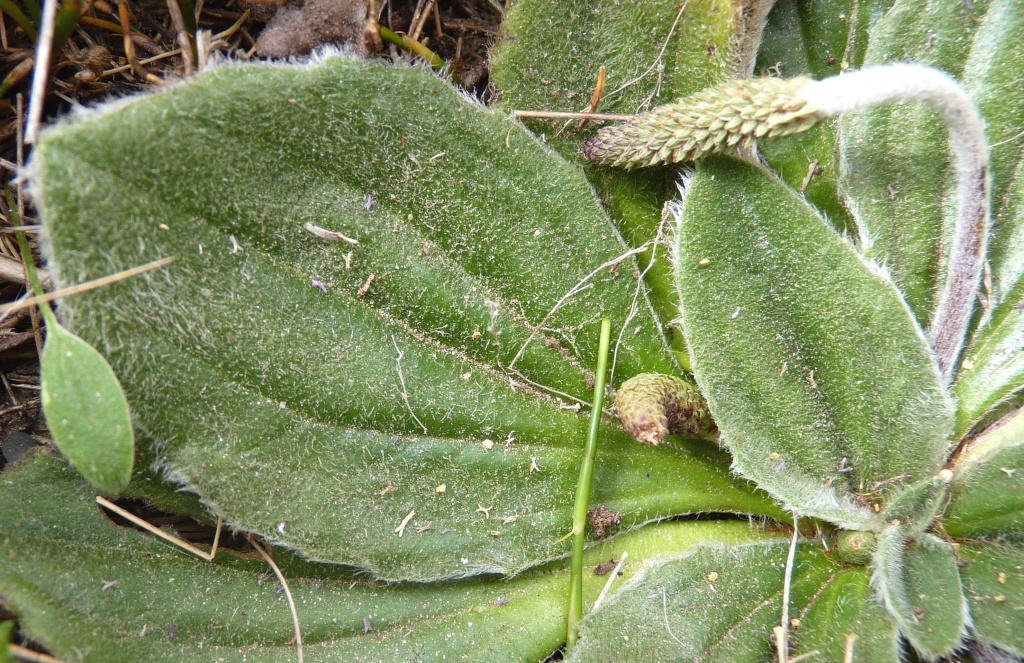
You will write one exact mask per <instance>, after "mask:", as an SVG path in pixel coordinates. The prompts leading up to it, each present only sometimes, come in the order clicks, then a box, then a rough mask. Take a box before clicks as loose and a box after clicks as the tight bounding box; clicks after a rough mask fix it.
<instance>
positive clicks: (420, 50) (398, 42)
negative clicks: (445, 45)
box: [380, 25, 465, 87]
mask: <svg viewBox="0 0 1024 663" xmlns="http://www.w3.org/2000/svg"><path fill="white" fill-rule="evenodd" d="M380 36H381V38H382V39H384V40H385V41H389V42H391V43H392V44H394V45H395V46H397V47H399V48H400V49H402V50H403V51H409V52H410V53H414V54H416V55H418V56H420V57H421V58H423V59H424V60H426V61H427V62H429V63H430V66H431V67H433V68H434V69H435V70H437V71H441V70H442V69H444V67H445V61H444V60H443V59H442V58H441V56H440V55H438V54H437V53H435V52H434V51H432V50H430V49H429V48H427V47H426V46H424V45H423V44H421V43H420V42H418V41H416V40H415V39H413V38H412V37H410V36H408V35H400V34H398V33H396V32H394V31H392V30H389V29H387V28H385V27H384V26H383V25H382V26H380ZM448 73H449V74H451V77H452V80H453V81H454V82H455V83H457V84H458V85H460V86H462V87H465V85H463V83H462V81H460V80H459V77H458V76H456V75H455V72H454V71H451V70H450V69H449V70H448Z"/></svg>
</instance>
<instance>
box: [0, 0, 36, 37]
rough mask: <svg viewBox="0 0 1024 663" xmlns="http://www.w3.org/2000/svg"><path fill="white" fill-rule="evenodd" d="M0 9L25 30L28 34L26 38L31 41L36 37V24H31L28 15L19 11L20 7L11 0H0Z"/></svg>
mask: <svg viewBox="0 0 1024 663" xmlns="http://www.w3.org/2000/svg"><path fill="white" fill-rule="evenodd" d="M0 11H3V12H4V13H5V14H7V15H8V16H10V17H11V18H13V19H14V22H15V23H17V24H18V25H19V26H20V27H21V29H22V30H24V31H25V34H26V35H28V38H29V39H31V40H32V41H33V42H34V41H35V40H36V39H38V36H37V34H36V26H34V25H32V21H31V20H30V19H29V17H28V16H25V12H23V11H21V8H20V7H18V5H16V4H14V3H13V2H12V1H11V0H0Z"/></svg>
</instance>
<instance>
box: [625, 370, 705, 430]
mask: <svg viewBox="0 0 1024 663" xmlns="http://www.w3.org/2000/svg"><path fill="white" fill-rule="evenodd" d="M615 409H616V410H618V413H619V419H620V420H621V421H622V425H623V427H624V428H625V429H626V432H627V433H629V434H630V435H632V436H633V437H634V438H635V439H636V440H637V441H639V442H642V443H644V444H658V443H659V442H661V441H662V440H663V439H665V436H666V435H668V434H670V433H671V434H673V435H683V436H685V437H703V438H709V439H718V428H717V427H716V426H715V422H714V420H713V419H712V418H711V413H710V412H708V404H707V402H706V401H705V400H704V397H703V396H701V394H700V392H699V391H697V388H696V387H694V386H693V385H692V384H690V383H689V382H686V381H685V380H681V379H679V378H677V377H675V376H672V375H659V374H658V373H642V374H640V375H637V376H635V377H632V378H630V379H628V380H626V381H625V382H623V383H622V386H621V387H619V391H618V393H617V394H616V396H615Z"/></svg>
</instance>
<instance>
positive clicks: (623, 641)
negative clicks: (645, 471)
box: [568, 541, 836, 663]
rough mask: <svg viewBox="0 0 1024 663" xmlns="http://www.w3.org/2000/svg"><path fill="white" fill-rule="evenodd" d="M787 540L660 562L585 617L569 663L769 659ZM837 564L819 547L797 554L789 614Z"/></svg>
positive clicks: (713, 548) (705, 550)
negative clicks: (578, 662) (589, 662)
mask: <svg viewBox="0 0 1024 663" xmlns="http://www.w3.org/2000/svg"><path fill="white" fill-rule="evenodd" d="M788 549H789V544H788V543H787V542H785V541H778V542H772V543H757V544H750V545H742V546H733V547H725V546H719V545H713V544H711V545H701V546H697V547H695V548H693V550H691V551H689V552H687V553H686V554H683V555H675V556H670V557H665V558H663V559H658V560H655V561H653V562H651V563H649V564H648V565H647V566H646V567H645V568H644V569H642V570H641V571H640V572H638V573H637V575H636V576H635V577H634V578H633V579H632V580H631V581H630V582H629V583H628V584H627V585H626V586H624V587H623V588H622V590H621V591H620V592H619V593H618V594H616V595H615V596H614V597H613V598H612V599H610V600H609V601H608V603H606V604H605V605H603V606H602V607H601V608H600V609H598V610H596V611H595V612H593V613H591V614H590V616H588V617H586V618H584V620H583V622H582V623H581V627H580V640H579V642H577V644H576V646H575V647H574V648H573V650H572V652H571V655H570V656H569V658H568V660H569V661H580V662H582V661H702V662H706V663H710V662H712V661H723V662H726V661H727V662H729V663H742V662H744V661H751V662H754V661H757V662H758V663H761V662H762V661H765V660H767V659H768V658H769V657H770V655H771V653H772V652H773V651H774V646H773V645H772V642H771V636H772V628H773V627H774V626H777V625H778V624H779V621H780V619H781V615H782V589H783V581H784V577H785V568H786V557H787V553H788ZM835 572H836V566H835V565H834V564H833V563H832V562H831V561H830V560H829V559H828V558H827V557H825V555H824V554H823V552H822V550H821V547H820V546H816V545H801V546H800V547H799V548H798V551H797V555H796V566H795V568H794V571H793V585H792V591H791V595H790V614H793V615H796V614H798V613H799V611H800V610H802V609H803V607H804V606H805V605H807V603H808V602H809V601H810V600H811V599H812V598H813V597H814V595H815V593H816V592H817V591H818V590H820V589H821V586H822V585H823V584H824V583H826V582H827V581H828V580H829V578H830V576H831V575H832V574H834V573H835Z"/></svg>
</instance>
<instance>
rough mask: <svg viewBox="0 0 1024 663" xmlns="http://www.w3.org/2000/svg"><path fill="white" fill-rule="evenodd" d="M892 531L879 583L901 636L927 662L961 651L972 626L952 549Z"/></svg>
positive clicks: (927, 537) (933, 539)
mask: <svg viewBox="0 0 1024 663" xmlns="http://www.w3.org/2000/svg"><path fill="white" fill-rule="evenodd" d="M904 535H905V532H904V531H903V529H902V528H901V527H898V526H892V527H887V528H886V529H885V530H884V531H883V532H882V534H881V536H880V537H879V546H878V552H877V553H876V557H875V573H876V583H877V586H878V588H879V590H880V591H881V593H882V598H883V599H884V601H885V606H886V608H887V609H888V610H889V614H890V615H892V617H893V618H894V619H895V620H896V623H897V624H898V625H899V627H900V632H901V633H903V635H904V637H906V638H907V640H909V641H910V644H911V645H913V647H914V649H915V650H917V652H918V654H920V655H921V656H922V657H923V658H924V659H926V660H929V661H933V660H935V659H938V658H940V657H942V656H945V655H946V654H949V653H951V652H952V651H953V650H954V649H956V648H957V647H958V646H959V645H960V643H961V641H962V640H963V638H964V636H965V635H966V634H967V624H969V623H970V618H969V616H968V610H967V603H966V601H965V600H964V593H963V586H962V585H961V583H960V572H959V569H958V568H957V560H956V554H955V553H954V552H953V546H951V545H950V544H949V543H948V542H946V541H944V540H943V539H940V538H939V537H937V536H935V535H933V534H923V535H921V536H920V537H919V538H918V539H917V540H914V541H907V540H906V539H905V538H904Z"/></svg>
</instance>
